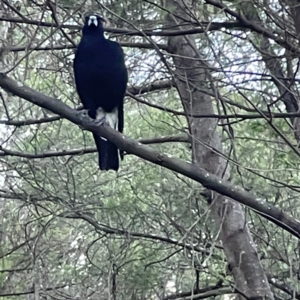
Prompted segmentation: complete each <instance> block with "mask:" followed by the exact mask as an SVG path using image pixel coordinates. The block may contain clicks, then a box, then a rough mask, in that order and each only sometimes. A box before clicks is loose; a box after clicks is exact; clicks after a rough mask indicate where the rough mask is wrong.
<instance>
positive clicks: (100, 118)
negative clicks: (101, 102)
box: [96, 107, 106, 125]
mask: <svg viewBox="0 0 300 300" xmlns="http://www.w3.org/2000/svg"><path fill="white" fill-rule="evenodd" d="M96 122H97V123H99V125H102V124H103V123H105V122H106V112H105V111H104V109H103V108H102V107H99V108H98V109H97V112H96Z"/></svg>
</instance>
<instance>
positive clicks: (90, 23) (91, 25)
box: [82, 15, 105, 34]
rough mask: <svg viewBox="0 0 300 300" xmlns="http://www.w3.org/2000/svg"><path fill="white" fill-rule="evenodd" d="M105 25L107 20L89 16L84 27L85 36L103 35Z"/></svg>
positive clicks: (97, 16)
mask: <svg viewBox="0 0 300 300" xmlns="http://www.w3.org/2000/svg"><path fill="white" fill-rule="evenodd" d="M103 23H105V19H104V18H102V17H100V16H99V15H89V16H87V17H85V22H84V26H83V29H82V33H83V34H94V33H98V34H99V33H102V34H103V32H104V30H103Z"/></svg>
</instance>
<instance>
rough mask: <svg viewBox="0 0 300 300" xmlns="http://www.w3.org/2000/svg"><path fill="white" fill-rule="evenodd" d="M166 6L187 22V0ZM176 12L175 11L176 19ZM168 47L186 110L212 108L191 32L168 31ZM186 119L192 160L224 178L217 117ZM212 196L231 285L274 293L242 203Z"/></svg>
mask: <svg viewBox="0 0 300 300" xmlns="http://www.w3.org/2000/svg"><path fill="white" fill-rule="evenodd" d="M166 8H167V10H168V11H169V12H170V13H169V14H168V15H167V17H166V20H167V22H168V23H169V24H170V25H175V26H183V25H184V28H185V29H187V28H188V23H189V21H190V20H191V11H192V9H191V1H189V0H177V1H176V0H167V1H166ZM173 13H174V14H173ZM176 16H180V19H179V18H178V17H176ZM183 19H185V20H187V21H183ZM168 51H169V53H170V54H173V62H174V65H175V74H174V75H175V76H174V80H175V83H176V88H177V90H178V93H179V95H180V98H181V101H182V105H183V107H184V110H185V113H186V114H193V115H197V114H212V113H213V104H212V99H211V98H210V97H209V96H208V95H206V94H204V93H202V92H200V90H201V89H203V88H206V89H211V90H214V85H213V82H212V80H211V76H210V72H209V66H208V64H207V63H206V62H205V60H204V59H203V57H201V55H200V53H199V51H197V48H196V43H195V38H194V36H177V37H170V38H169V39H168ZM187 120H188V124H189V129H190V134H191V136H192V160H193V163H194V164H197V165H198V166H199V167H201V168H204V169H205V170H207V171H209V172H211V173H213V174H215V175H217V176H220V177H221V178H223V179H225V180H228V179H229V178H230V170H229V168H228V165H227V161H226V160H225V159H224V158H223V157H221V156H220V155H219V154H218V153H217V152H216V151H214V149H216V150H217V151H219V152H220V153H222V144H221V138H220V136H219V134H218V133H217V123H218V121H217V120H216V119H210V118H205V119H201V118H193V117H187ZM211 199H212V205H211V210H212V212H213V215H214V218H215V221H216V223H217V226H219V229H220V239H221V241H222V243H223V247H224V252H225V254H226V258H227V262H228V265H229V269H230V271H231V273H232V275H233V277H234V280H235V288H236V291H238V292H240V293H241V294H242V295H244V296H245V297H247V299H274V298H273V295H272V292H271V290H270V286H269V284H268V280H267V278H266V275H265V273H264V270H263V267H262V265H261V263H260V261H259V258H258V255H257V251H256V248H255V246H254V243H253V240H252V237H251V235H250V232H249V229H248V226H247V223H246V220H245V215H244V212H243V210H242V207H241V205H240V204H239V203H237V202H235V201H233V200H231V199H228V198H225V197H223V196H221V195H219V194H216V193H211Z"/></svg>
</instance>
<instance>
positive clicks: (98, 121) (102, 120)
mask: <svg viewBox="0 0 300 300" xmlns="http://www.w3.org/2000/svg"><path fill="white" fill-rule="evenodd" d="M95 123H96V125H99V126H100V125H105V124H106V115H103V116H101V117H100V118H99V115H98V116H97V119H95ZM100 138H101V139H102V140H103V141H107V139H106V138H104V137H102V136H100Z"/></svg>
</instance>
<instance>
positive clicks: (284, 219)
mask: <svg viewBox="0 0 300 300" xmlns="http://www.w3.org/2000/svg"><path fill="white" fill-rule="evenodd" d="M0 86H1V87H2V88H3V89H4V90H5V91H7V92H9V93H12V94H14V95H16V96H19V97H21V98H23V99H26V100H27V101H29V102H31V103H33V104H35V105H38V106H40V107H42V108H44V109H47V110H49V111H51V112H52V113H54V114H57V115H60V116H61V117H63V118H66V119H68V120H69V121H71V122H72V123H74V124H77V125H80V126H82V127H83V128H84V129H86V130H89V131H91V132H94V133H96V134H99V135H101V136H102V137H104V138H106V139H108V140H110V141H112V142H113V143H115V144H116V145H117V147H118V148H120V149H121V150H124V151H126V152H127V153H128V154H133V155H136V156H138V157H140V158H143V159H145V160H147V161H149V162H152V163H154V164H156V165H159V166H162V167H164V168H167V169H169V170H172V171H174V172H176V173H179V174H181V175H184V176H186V177H188V178H190V179H193V180H195V181H197V182H199V183H200V184H202V185H203V186H204V187H205V188H207V189H209V190H213V191H215V192H217V193H219V194H222V195H225V196H227V197H229V198H232V199H234V200H236V201H238V202H240V203H241V204H244V205H246V206H248V207H250V208H251V209H253V210H255V211H256V212H257V213H259V214H260V215H262V216H263V217H265V218H266V219H268V220H270V221H271V222H273V223H275V224H276V225H278V226H280V227H281V228H283V229H285V230H286V231H288V232H290V233H291V234H293V235H294V236H296V237H297V238H300V222H299V221H297V220H296V219H294V218H292V217H291V216H289V215H287V214H286V213H284V212H283V211H282V210H281V209H278V208H277V207H275V206H273V205H271V204H269V203H267V202H265V201H262V200H260V199H257V198H256V197H255V195H253V194H252V193H250V192H247V191H245V190H243V189H242V188H240V187H238V186H235V185H233V184H231V183H230V182H227V181H225V180H223V179H222V178H220V177H217V176H215V175H213V174H211V173H208V172H207V171H205V170H204V169H201V168H199V167H197V166H196V165H194V164H191V163H186V162H184V161H182V160H180V159H178V158H175V157H172V156H170V155H168V154H162V153H160V152H158V151H156V150H154V149H152V148H151V147H149V146H146V145H142V144H141V143H139V142H137V141H135V140H132V139H130V138H128V137H125V136H124V135H122V134H121V133H119V132H117V131H115V130H113V129H112V128H110V127H107V126H99V125H97V123H96V122H95V121H94V120H92V119H91V118H89V117H88V116H87V115H86V114H84V115H83V113H82V112H78V111H76V110H75V109H72V108H70V107H69V106H67V105H66V104H64V103H63V102H61V101H58V100H57V99H54V98H51V97H48V96H46V95H44V94H42V93H40V92H38V91H35V90H33V89H31V88H30V87H28V86H25V85H23V84H22V83H20V82H17V81H15V80H13V79H11V78H9V77H8V76H6V75H4V74H0Z"/></svg>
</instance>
